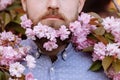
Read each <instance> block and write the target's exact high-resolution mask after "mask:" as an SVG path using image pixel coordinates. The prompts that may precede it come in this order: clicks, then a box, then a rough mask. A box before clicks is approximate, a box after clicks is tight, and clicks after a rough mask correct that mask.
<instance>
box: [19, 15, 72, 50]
mask: <svg viewBox="0 0 120 80" xmlns="http://www.w3.org/2000/svg"><path fill="white" fill-rule="evenodd" d="M21 20H22V22H21V26H22V27H23V28H25V29H26V32H25V33H26V35H27V37H28V38H30V39H32V40H36V37H37V38H39V39H42V38H46V39H47V40H48V41H47V42H45V43H44V44H43V47H44V48H45V49H46V50H47V51H52V50H53V49H56V48H57V47H58V44H57V38H60V40H62V41H63V40H66V39H67V38H69V35H70V31H69V30H68V29H67V28H66V26H64V25H62V26H61V27H60V28H59V29H58V30H56V29H54V28H52V27H50V26H47V25H43V24H41V23H38V24H37V25H35V26H33V27H32V24H33V23H32V21H31V20H30V19H28V18H27V16H26V15H23V16H22V17H21Z"/></svg>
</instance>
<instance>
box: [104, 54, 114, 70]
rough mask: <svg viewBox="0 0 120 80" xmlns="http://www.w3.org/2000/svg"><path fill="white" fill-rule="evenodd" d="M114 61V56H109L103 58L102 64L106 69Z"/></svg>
mask: <svg viewBox="0 0 120 80" xmlns="http://www.w3.org/2000/svg"><path fill="white" fill-rule="evenodd" d="M112 62H113V57H110V56H107V57H105V58H104V59H103V60H102V66H103V69H104V70H105V71H107V69H108V68H109V67H110V65H111V64H112Z"/></svg>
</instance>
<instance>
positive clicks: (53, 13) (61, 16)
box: [40, 9, 67, 21]
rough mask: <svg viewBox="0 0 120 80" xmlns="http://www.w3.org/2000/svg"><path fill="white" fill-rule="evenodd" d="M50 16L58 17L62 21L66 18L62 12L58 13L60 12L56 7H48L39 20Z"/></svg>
mask: <svg viewBox="0 0 120 80" xmlns="http://www.w3.org/2000/svg"><path fill="white" fill-rule="evenodd" d="M50 16H51V17H56V18H59V19H61V20H64V21H66V20H67V18H66V17H65V16H64V14H62V13H60V12H59V11H58V9H49V10H48V11H47V12H46V13H45V14H44V15H43V16H42V17H41V18H40V20H42V19H46V18H48V17H50Z"/></svg>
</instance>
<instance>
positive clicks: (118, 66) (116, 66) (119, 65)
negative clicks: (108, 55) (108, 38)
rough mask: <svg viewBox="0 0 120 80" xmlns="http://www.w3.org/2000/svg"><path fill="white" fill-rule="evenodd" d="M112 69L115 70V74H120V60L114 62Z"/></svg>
mask: <svg viewBox="0 0 120 80" xmlns="http://www.w3.org/2000/svg"><path fill="white" fill-rule="evenodd" d="M112 67H113V69H114V70H115V72H120V60H119V59H117V60H116V61H114V62H113V64H112Z"/></svg>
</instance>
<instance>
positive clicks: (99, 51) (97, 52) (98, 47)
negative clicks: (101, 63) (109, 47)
mask: <svg viewBox="0 0 120 80" xmlns="http://www.w3.org/2000/svg"><path fill="white" fill-rule="evenodd" d="M105 55H106V46H105V45H104V44H103V43H102V42H99V43H98V44H95V45H94V52H93V55H92V56H93V60H94V61H95V60H102V59H104V57H105Z"/></svg>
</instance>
